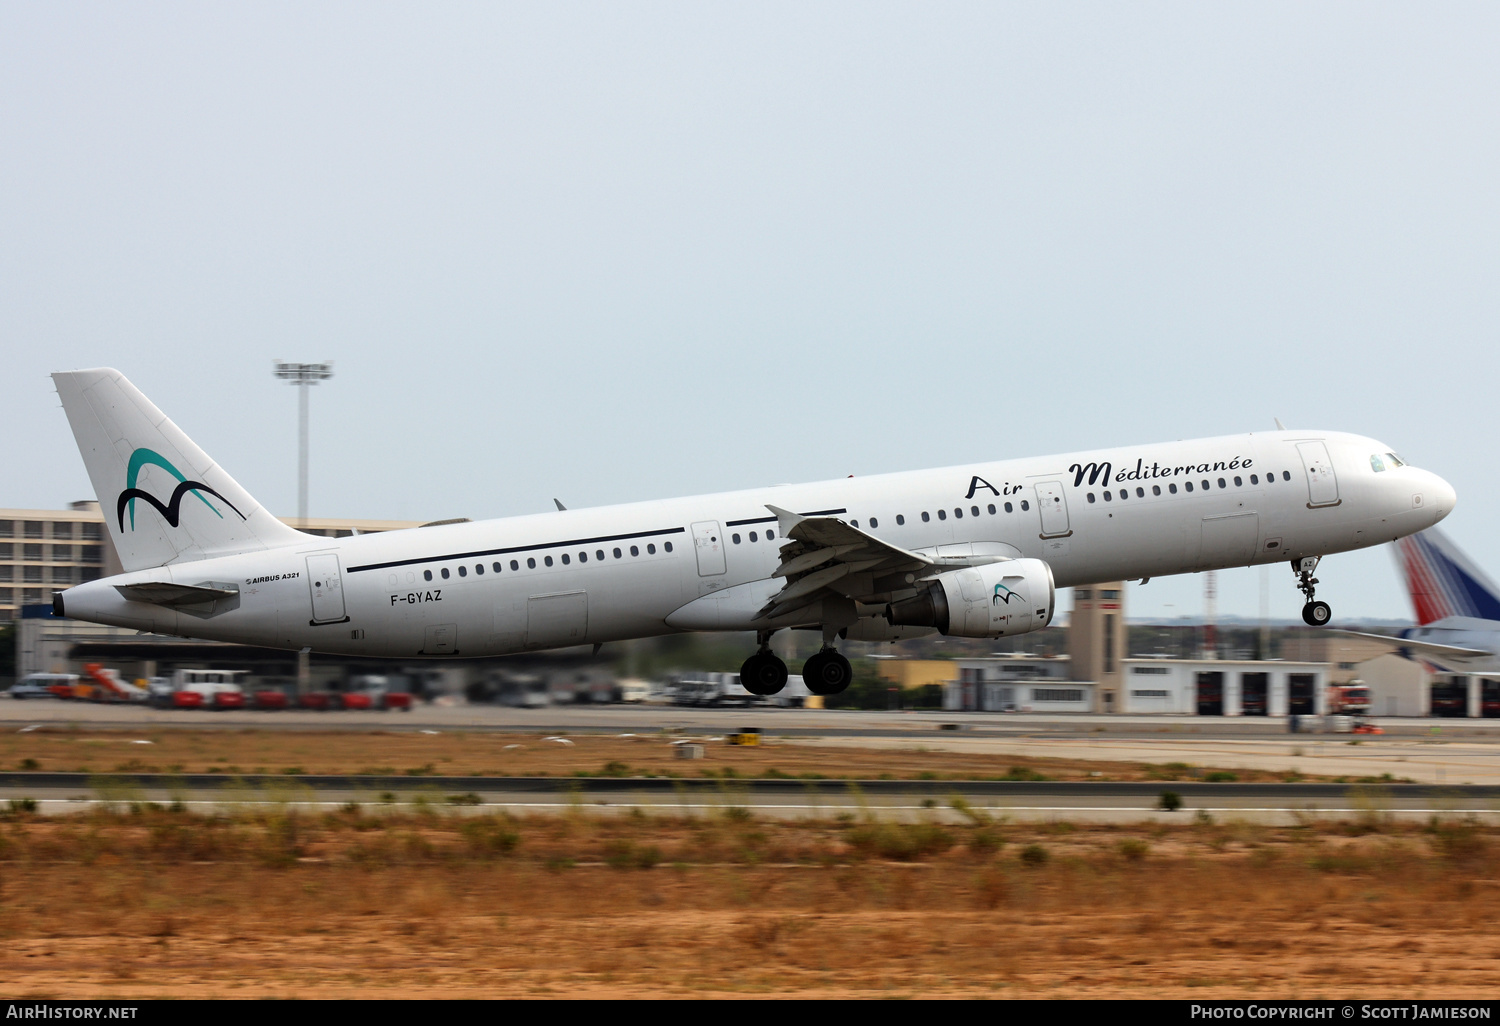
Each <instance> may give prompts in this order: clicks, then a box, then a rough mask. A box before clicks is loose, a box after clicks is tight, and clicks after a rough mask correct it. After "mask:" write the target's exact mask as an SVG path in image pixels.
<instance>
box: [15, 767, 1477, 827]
mask: <svg viewBox="0 0 1500 1026" xmlns="http://www.w3.org/2000/svg"><path fill="white" fill-rule="evenodd" d="M1167 792H1170V793H1172V794H1175V795H1176V796H1177V798H1178V799H1179V800H1180V803H1181V804H1180V808H1179V809H1177V810H1176V811H1168V810H1166V809H1163V808H1162V803H1163V795H1164V793H1167ZM27 799H30V800H32V801H35V802H36V803H37V807H38V811H40V812H43V813H47V814H59V813H68V812H79V811H84V810H87V809H91V808H96V807H99V806H101V805H102V806H109V807H114V808H122V809H123V808H128V807H130V806H131V805H132V804H135V803H146V802H151V803H157V804H162V805H166V804H170V803H172V802H181V803H182V804H183V805H184V806H186V807H188V808H190V809H193V810H195V811H210V810H214V809H234V808H242V809H243V808H255V807H262V806H271V807H278V808H300V809H305V810H308V811H326V810H328V809H330V808H336V807H340V806H344V805H346V804H348V803H350V802H354V803H358V804H359V805H360V806H361V808H362V809H366V810H369V811H371V812H376V813H378V812H380V811H381V810H387V811H394V810H405V811H410V810H411V809H413V808H415V807H422V808H429V809H434V808H435V809H440V810H444V811H447V812H452V813H457V814H473V813H485V812H497V811H502V810H503V811H509V812H516V813H559V812H574V813H579V812H591V813H605V814H607V813H611V812H623V811H628V810H631V809H643V810H648V811H651V812H653V813H656V814H675V815H712V814H722V813H724V812H725V810H727V809H729V808H743V809H748V810H750V811H752V812H753V813H755V814H758V815H765V816H771V817H779V818H791V819H798V818H824V817H834V816H839V815H853V816H857V817H863V816H877V817H881V818H895V819H938V820H947V821H954V822H958V821H963V820H965V819H968V818H969V816H970V815H972V812H966V811H965V807H967V808H968V809H969V810H979V811H980V812H981V813H983V814H986V815H990V816H994V817H1005V818H1009V819H1068V820H1102V821H1111V822H1130V821H1140V820H1161V821H1164V822H1172V821H1179V820H1183V819H1185V818H1187V817H1189V816H1193V815H1197V814H1199V813H1207V814H1209V815H1212V816H1215V817H1227V818H1235V819H1247V820H1256V821H1261V822H1295V821H1297V820H1298V819H1299V818H1301V817H1306V816H1310V815H1311V816H1317V817H1320V818H1321V817H1360V816H1372V815H1375V816H1389V817H1392V818H1409V817H1420V818H1428V817H1431V816H1454V815H1466V816H1476V817H1479V818H1481V819H1484V820H1486V821H1491V820H1500V786H1496V785H1470V786H1462V785H1459V786H1453V787H1438V786H1432V785H1423V784H1392V785H1378V786H1371V785H1354V786H1350V785H1346V784H1329V783H1206V782H1197V781H1186V782H1166V783H1160V782H1119V781H924V780H909V781H903V780H861V781H840V780H710V779H703V778H697V779H669V778H660V777H656V778H639V777H634V778H633V777H619V778H615V777H571V778H559V777H410V776H400V777H395V776H245V777H236V778H226V777H224V776H220V775H215V774H188V775H183V776H167V775H163V774H116V775H110V776H90V775H87V774H79V773H6V774H0V802H3V801H13V802H16V803H21V802H24V801H26V800H27Z"/></svg>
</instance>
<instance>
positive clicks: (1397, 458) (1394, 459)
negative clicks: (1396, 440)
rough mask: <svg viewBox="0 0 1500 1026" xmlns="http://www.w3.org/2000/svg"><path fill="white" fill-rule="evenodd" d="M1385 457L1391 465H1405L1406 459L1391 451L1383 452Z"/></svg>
mask: <svg viewBox="0 0 1500 1026" xmlns="http://www.w3.org/2000/svg"><path fill="white" fill-rule="evenodd" d="M1385 458H1386V459H1388V460H1390V462H1391V466H1393V467H1404V466H1406V461H1405V460H1403V459H1402V458H1401V457H1400V456H1397V455H1396V454H1395V453H1393V452H1388V453H1386V454H1385Z"/></svg>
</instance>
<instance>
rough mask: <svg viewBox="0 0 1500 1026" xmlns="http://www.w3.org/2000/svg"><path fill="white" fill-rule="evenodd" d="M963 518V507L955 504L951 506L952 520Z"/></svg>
mask: <svg viewBox="0 0 1500 1026" xmlns="http://www.w3.org/2000/svg"><path fill="white" fill-rule="evenodd" d="M963 518H964V510H963V507H962V506H955V507H953V519H954V520H962V519H963Z"/></svg>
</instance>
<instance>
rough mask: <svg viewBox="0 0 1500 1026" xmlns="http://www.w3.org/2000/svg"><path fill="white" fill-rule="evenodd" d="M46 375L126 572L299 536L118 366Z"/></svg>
mask: <svg viewBox="0 0 1500 1026" xmlns="http://www.w3.org/2000/svg"><path fill="white" fill-rule="evenodd" d="M52 380H53V382H54V383H55V384H56V385H57V394H58V396H60V397H61V398H62V404H63V409H64V410H65V411H66V412H67V414H68V423H69V424H71V425H72V427H73V437H74V438H75V439H77V441H78V448H79V450H80V451H81V452H82V453H83V462H84V465H85V466H86V467H87V468H88V472H89V480H90V481H92V482H93V484H94V492H95V494H96V495H98V497H99V507H100V509H101V510H103V512H104V522H105V523H106V524H107V525H108V526H109V534H110V538H111V540H113V542H114V543H115V549H116V550H117V551H118V552H119V555H120V563H121V565H122V566H124V568H125V569H126V570H144V569H147V568H148V567H154V566H162V565H164V564H167V563H175V562H180V561H182V560H192V559H206V558H208V557H210V556H225V555H231V554H233V553H237V552H251V551H256V550H261V549H269V548H276V547H279V546H282V545H293V544H296V543H297V542H298V541H300V540H302V539H303V538H304V537H305V536H304V535H302V534H301V533H300V532H298V531H294V530H293V529H292V528H290V527H288V526H286V525H285V524H283V523H282V522H281V521H279V520H277V519H276V518H275V517H273V516H272V515H271V514H270V513H269V512H267V511H266V510H264V509H262V508H261V506H260V505H259V504H258V503H257V502H256V501H255V500H254V499H252V498H251V497H250V493H249V492H247V491H245V490H244V489H243V488H241V487H240V486H239V485H238V484H237V483H236V482H235V480H234V478H232V477H230V476H229V475H228V474H226V473H224V471H223V470H221V469H220V468H219V466H218V465H217V464H216V463H214V461H213V460H211V459H209V458H208V456H207V454H205V453H204V451H203V450H202V449H200V448H198V447H197V446H196V445H194V444H193V441H192V439H190V438H188V436H187V435H185V434H183V432H182V429H180V428H179V427H178V426H177V425H176V424H173V423H172V422H171V421H170V420H168V419H167V418H166V416H165V415H164V414H163V413H162V412H161V411H160V410H158V409H157V408H156V407H155V406H154V405H152V403H151V400H149V399H147V398H146V397H145V396H144V395H142V394H141V392H140V390H139V389H137V388H136V387H135V386H134V385H132V384H131V383H130V382H129V381H128V380H126V378H125V376H124V375H123V374H121V373H120V372H119V371H117V370H111V369H109V368H107V367H105V368H98V369H95V370H81V371H66V372H63V373H59V374H54V375H52Z"/></svg>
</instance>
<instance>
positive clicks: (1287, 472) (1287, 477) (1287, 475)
mask: <svg viewBox="0 0 1500 1026" xmlns="http://www.w3.org/2000/svg"><path fill="white" fill-rule="evenodd" d="M1281 479H1282V480H1283V481H1290V480H1291V479H1292V472H1291V471H1290V470H1283V471H1282V472H1281Z"/></svg>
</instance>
